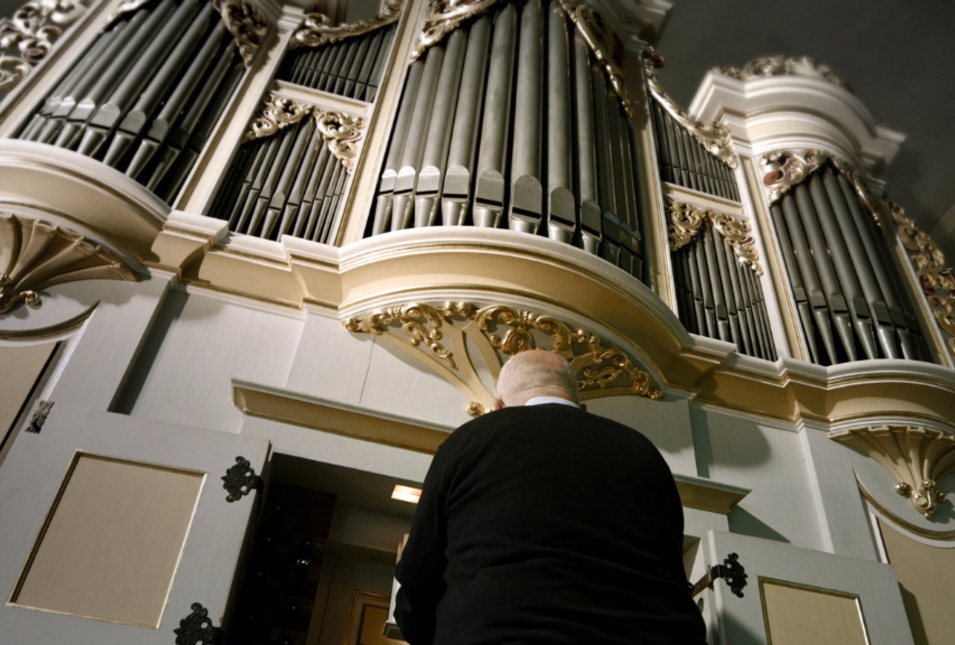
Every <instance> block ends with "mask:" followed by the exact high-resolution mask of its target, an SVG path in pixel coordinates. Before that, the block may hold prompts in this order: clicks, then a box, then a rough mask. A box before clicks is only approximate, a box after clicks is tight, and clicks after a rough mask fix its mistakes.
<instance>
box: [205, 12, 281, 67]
mask: <svg viewBox="0 0 955 645" xmlns="http://www.w3.org/2000/svg"><path fill="white" fill-rule="evenodd" d="M214 4H215V8H216V10H218V12H219V13H220V14H222V21H223V22H224V23H225V26H226V29H228V30H229V33H230V34H232V37H233V38H235V42H236V44H237V45H238V47H239V54H240V55H241V56H242V62H243V63H245V66H246V67H248V66H249V65H251V64H252V59H254V58H255V54H256V52H258V51H259V47H260V46H261V45H262V41H263V40H264V39H265V37H266V36H267V35H268V33H269V22H268V20H266V18H265V16H263V15H262V12H261V11H259V10H258V9H257V8H256V7H255V6H254V5H252V4H249V3H248V2H243V1H242V0H215V3H214Z"/></svg>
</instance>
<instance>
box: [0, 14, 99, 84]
mask: <svg viewBox="0 0 955 645" xmlns="http://www.w3.org/2000/svg"><path fill="white" fill-rule="evenodd" d="M91 4H92V0H33V2H28V3H26V4H25V5H23V6H22V7H20V8H19V9H17V11H16V12H15V13H14V14H13V17H11V18H2V19H0V92H8V91H10V90H12V89H13V88H15V87H16V86H17V85H19V84H20V81H22V80H23V79H24V78H25V77H26V76H27V74H29V73H30V71H31V70H32V69H33V68H34V66H36V65H37V64H38V63H40V62H41V61H42V60H43V59H44V58H46V56H47V55H48V54H49V53H50V50H51V49H52V48H53V42H54V41H55V40H56V39H57V38H59V37H60V36H61V35H62V34H63V28H65V27H68V26H69V25H71V24H73V23H74V22H76V21H77V20H78V19H79V18H80V16H82V15H83V14H84V13H86V10H87V9H89V6H90V5H91Z"/></svg>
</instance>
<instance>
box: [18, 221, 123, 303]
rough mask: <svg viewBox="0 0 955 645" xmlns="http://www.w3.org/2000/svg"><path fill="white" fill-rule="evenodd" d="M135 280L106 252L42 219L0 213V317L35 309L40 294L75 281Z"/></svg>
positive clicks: (117, 259)
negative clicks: (20, 309)
mask: <svg viewBox="0 0 955 645" xmlns="http://www.w3.org/2000/svg"><path fill="white" fill-rule="evenodd" d="M96 279H100V280H102V279H111V280H130V281H135V280H138V276H137V274H136V273H135V272H134V271H132V270H131V269H130V268H129V267H127V266H126V265H125V264H124V263H123V261H122V260H120V259H119V258H117V257H116V256H115V255H113V253H111V252H110V251H109V250H107V249H105V248H103V247H101V246H97V245H95V244H91V243H90V242H88V241H86V240H85V239H84V238H83V237H82V236H80V235H76V234H75V233H71V232H69V231H65V230H63V229H61V228H59V227H57V226H51V225H49V224H47V223H45V222H40V221H36V220H29V219H21V218H18V217H16V216H14V215H4V216H0V315H3V314H6V313H8V312H10V311H12V310H13V309H14V308H16V307H17V306H18V305H20V304H21V303H22V304H26V305H27V306H31V307H37V306H39V305H40V303H41V299H40V292H41V291H42V290H43V289H45V288H47V287H52V286H54V285H57V284H62V283H65V282H73V281H77V280H96Z"/></svg>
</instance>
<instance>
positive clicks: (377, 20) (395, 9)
mask: <svg viewBox="0 0 955 645" xmlns="http://www.w3.org/2000/svg"><path fill="white" fill-rule="evenodd" d="M400 16H401V1H400V0H388V2H387V3H386V4H385V6H384V7H382V9H381V11H379V12H378V14H377V15H376V16H375V17H374V18H372V19H371V20H359V21H357V22H353V23H348V24H341V25H332V21H331V19H330V18H329V17H328V16H326V15H324V14H321V13H310V14H308V15H306V16H305V22H304V24H303V25H302V26H301V27H300V28H299V29H298V31H296V32H295V35H293V36H292V40H291V41H290V42H289V49H297V48H299V47H321V46H322V45H327V44H329V43H335V42H338V41H340V40H345V39H346V38H351V37H353V36H360V35H362V34H367V33H368V32H369V31H374V30H375V29H378V28H379V27H384V26H385V25H390V24H391V23H393V22H395V21H396V20H398V18H399V17H400Z"/></svg>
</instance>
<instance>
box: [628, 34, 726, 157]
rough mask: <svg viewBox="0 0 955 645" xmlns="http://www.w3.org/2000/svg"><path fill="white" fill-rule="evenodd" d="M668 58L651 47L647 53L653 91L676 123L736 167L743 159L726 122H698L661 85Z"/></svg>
mask: <svg viewBox="0 0 955 645" xmlns="http://www.w3.org/2000/svg"><path fill="white" fill-rule="evenodd" d="M663 63H664V59H663V57H662V56H660V55H659V54H657V53H655V52H654V51H653V48H652V47H647V48H646V49H645V50H644V54H643V69H644V72H645V74H646V78H647V86H648V87H649V88H650V93H651V94H653V96H654V98H655V99H656V100H657V102H658V103H659V104H660V107H662V108H663V109H664V110H666V111H667V114H669V115H670V116H671V117H673V118H674V119H675V120H676V122H677V123H678V124H679V125H680V126H681V127H683V129H684V130H686V131H687V132H688V133H690V134H691V135H692V136H693V138H694V139H696V140H697V141H699V142H700V143H701V144H702V145H703V147H704V148H706V151H707V152H709V153H710V154H711V155H713V156H714V157H716V158H717V159H719V160H720V161H722V162H723V163H725V164H726V165H727V166H729V167H730V168H736V166H737V165H738V164H739V161H738V160H737V158H736V153H735V152H733V144H732V142H731V141H730V133H729V129H728V128H727V127H726V126H725V125H723V124H722V123H701V122H700V121H697V120H696V119H694V118H693V117H691V116H690V115H689V114H687V112H686V110H684V109H683V108H681V107H680V106H679V105H677V104H676V103H674V102H673V99H671V98H670V97H669V96H668V95H667V93H666V90H665V89H663V85H661V84H660V78H659V76H658V75H657V69H658V68H660V67H663Z"/></svg>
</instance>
